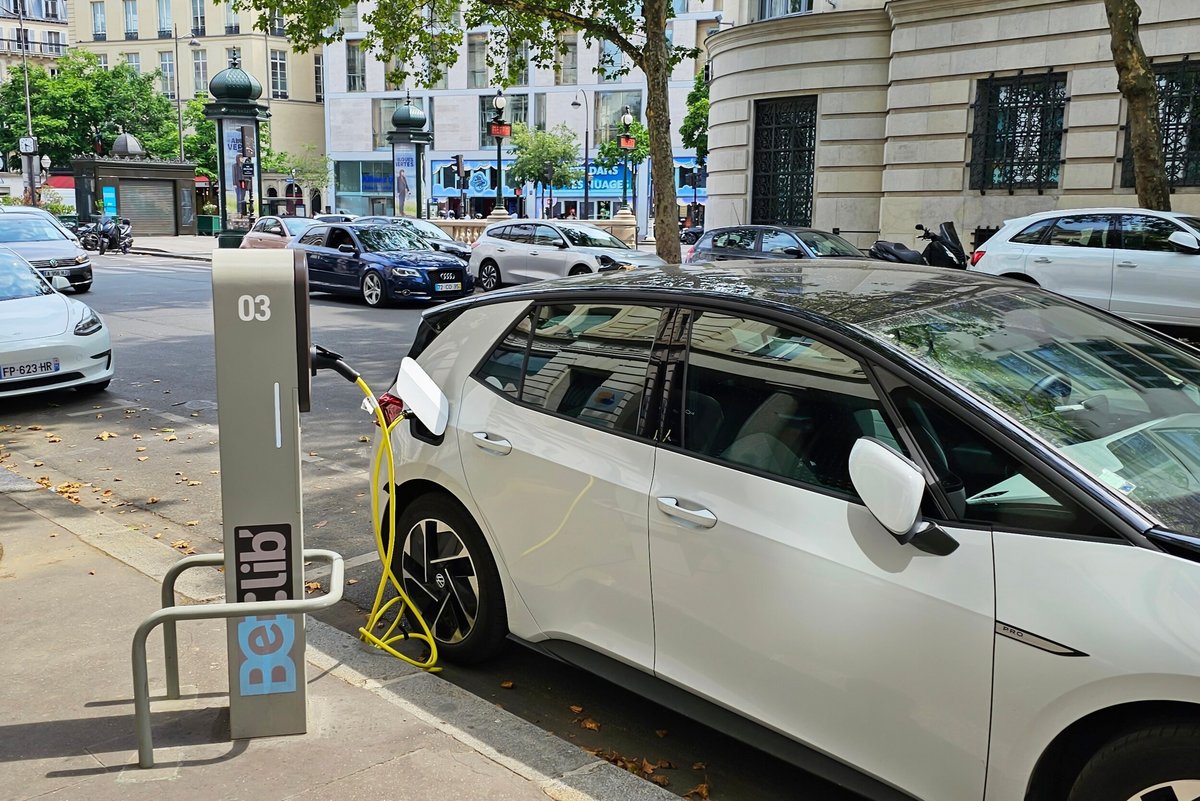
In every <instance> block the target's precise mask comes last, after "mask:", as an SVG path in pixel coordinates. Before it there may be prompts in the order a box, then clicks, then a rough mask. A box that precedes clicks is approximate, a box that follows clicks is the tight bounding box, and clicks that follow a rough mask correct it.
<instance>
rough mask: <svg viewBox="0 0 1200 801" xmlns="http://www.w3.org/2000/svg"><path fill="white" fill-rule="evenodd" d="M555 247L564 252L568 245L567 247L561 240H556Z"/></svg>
mask: <svg viewBox="0 0 1200 801" xmlns="http://www.w3.org/2000/svg"><path fill="white" fill-rule="evenodd" d="M555 247H558V248H561V249H562V250H566V249H567V248H568V247H569V245H567V243H566V242H564V241H563V240H561V239H560V240H558V243H557V244H556V245H555Z"/></svg>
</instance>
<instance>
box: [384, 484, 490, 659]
mask: <svg viewBox="0 0 1200 801" xmlns="http://www.w3.org/2000/svg"><path fill="white" fill-rule="evenodd" d="M386 523H387V517H386V515H385V516H384V524H385V525H386ZM392 571H393V572H394V573H395V574H396V577H397V578H399V579H400V581H401V583H402V584H403V586H404V591H405V592H406V593H407V594H408V597H409V598H411V599H412V602H413V603H414V604H415V605H416V607H417V609H418V610H420V612H421V617H423V618H424V619H425V623H426V624H427V625H428V626H429V630H430V631H431V632H432V633H433V637H434V639H435V640H436V641H437V646H438V653H439V654H440V655H441V656H444V657H445V658H446V659H447V660H448V661H451V662H457V663H459V664H470V663H473V662H479V661H481V660H484V659H487V658H488V657H489V656H492V655H493V654H495V653H496V651H498V650H499V648H500V645H501V644H502V643H503V641H504V637H505V636H506V635H507V634H508V620H507V616H506V613H505V610H504V592H503V590H502V589H501V585H500V575H499V573H498V572H497V571H496V563H495V561H494V560H493V559H492V554H491V550H490V549H489V548H488V545H487V541H486V540H485V539H484V538H483V533H482V532H481V531H480V530H479V526H478V525H476V524H475V521H474V520H472V519H471V516H470V515H469V514H467V513H466V511H465V510H463V508H462V507H461V506H459V505H458V504H457V503H455V502H454V501H453V500H451V499H450V498H448V497H446V496H445V495H440V494H429V495H422V496H421V497H419V498H417V499H416V500H415V501H413V502H412V503H411V504H409V505H408V507H407V508H406V509H404V511H403V512H402V513H401V514H400V515H398V516H397V518H396V553H395V555H394V556H393V557H392Z"/></svg>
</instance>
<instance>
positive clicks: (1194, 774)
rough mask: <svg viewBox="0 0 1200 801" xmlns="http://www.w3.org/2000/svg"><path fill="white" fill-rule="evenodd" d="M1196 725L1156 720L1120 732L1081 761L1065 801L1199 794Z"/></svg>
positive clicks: (1187, 800) (1180, 799)
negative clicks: (1155, 723)
mask: <svg viewBox="0 0 1200 801" xmlns="http://www.w3.org/2000/svg"><path fill="white" fill-rule="evenodd" d="M1198 754H1200V725H1195V724H1191V725H1188V724H1174V725H1166V726H1154V727H1150V728H1145V729H1140V730H1138V731H1135V732H1132V733H1130V734H1126V735H1125V736H1123V737H1119V738H1117V739H1115V740H1113V741H1112V742H1110V743H1109V744H1108V745H1106V746H1105V747H1104V748H1102V749H1101V750H1100V751H1099V752H1097V753H1096V755H1095V756H1093V757H1092V758H1091V759H1090V760H1089V761H1088V763H1087V765H1085V766H1084V768H1083V771H1082V772H1081V773H1080V774H1079V778H1078V779H1077V780H1076V781H1075V785H1074V786H1073V787H1072V788H1071V794H1070V795H1069V796H1068V797H1067V801H1195V800H1196V799H1200V758H1198V757H1197V755H1198Z"/></svg>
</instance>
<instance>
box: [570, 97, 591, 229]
mask: <svg viewBox="0 0 1200 801" xmlns="http://www.w3.org/2000/svg"><path fill="white" fill-rule="evenodd" d="M580 95H583V102H582V103H580V102H579V96H580ZM580 106H582V107H583V214H580V215H579V218H580V219H581V220H582V219H590V216H589V214H588V210H589V209H590V208H591V205H590V203H589V194H588V190H589V189H590V188H591V186H592V169H591V166H590V165H589V156H590V153H591V140H590V138H589V137H590V135H591V133H592V123H591V112H590V111H589V110H588V105H587V94H586V93H585V92H584V91H583V90H582V89H578V90H576V92H575V99H574V100H572V101H571V108H579V107H580Z"/></svg>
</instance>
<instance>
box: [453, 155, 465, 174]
mask: <svg viewBox="0 0 1200 801" xmlns="http://www.w3.org/2000/svg"><path fill="white" fill-rule="evenodd" d="M450 162H451V163H452V164H453V165H454V174H455V175H457V176H458V177H459V178H462V177H463V173H464V172H465V170H464V165H463V157H462V156H461V155H457V154H456V155H453V156H451V157H450Z"/></svg>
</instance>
